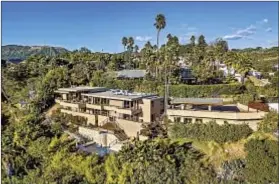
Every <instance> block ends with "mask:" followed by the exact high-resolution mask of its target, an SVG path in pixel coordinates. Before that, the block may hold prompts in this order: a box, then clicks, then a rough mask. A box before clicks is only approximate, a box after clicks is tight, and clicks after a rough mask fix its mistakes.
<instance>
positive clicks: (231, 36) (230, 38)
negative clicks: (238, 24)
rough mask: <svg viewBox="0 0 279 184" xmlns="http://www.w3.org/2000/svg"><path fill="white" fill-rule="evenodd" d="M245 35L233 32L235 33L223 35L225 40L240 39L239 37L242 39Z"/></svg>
mask: <svg viewBox="0 0 279 184" xmlns="http://www.w3.org/2000/svg"><path fill="white" fill-rule="evenodd" d="M242 38H243V36H241V35H237V34H233V35H226V36H224V37H223V39H225V40H239V39H242Z"/></svg>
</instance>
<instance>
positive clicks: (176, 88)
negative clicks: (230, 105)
mask: <svg viewBox="0 0 279 184" xmlns="http://www.w3.org/2000/svg"><path fill="white" fill-rule="evenodd" d="M242 91H243V90H242V85H241V84H215V85H185V84H180V85H172V86H170V89H169V94H170V96H173V97H216V96H220V95H235V94H240V93H242ZM160 94H164V91H161V92H160Z"/></svg>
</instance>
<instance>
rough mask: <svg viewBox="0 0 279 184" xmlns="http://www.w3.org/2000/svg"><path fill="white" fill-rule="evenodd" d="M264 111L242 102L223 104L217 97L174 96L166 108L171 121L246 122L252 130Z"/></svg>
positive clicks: (255, 127)
mask: <svg viewBox="0 0 279 184" xmlns="http://www.w3.org/2000/svg"><path fill="white" fill-rule="evenodd" d="M265 114H266V112H263V111H260V110H256V109H253V108H249V107H248V106H245V105H242V104H239V103H238V104H232V105H224V104H223V100H222V99H218V98H174V99H172V100H171V102H170V106H169V108H168V109H167V115H168V118H169V119H170V120H171V121H173V122H183V123H195V122H200V123H207V122H209V121H212V120H214V121H216V123H218V124H223V123H225V122H228V123H230V124H242V123H247V124H248V125H249V126H250V127H251V128H252V129H253V130H256V129H257V123H258V122H259V121H261V120H262V119H263V117H264V115H265Z"/></svg>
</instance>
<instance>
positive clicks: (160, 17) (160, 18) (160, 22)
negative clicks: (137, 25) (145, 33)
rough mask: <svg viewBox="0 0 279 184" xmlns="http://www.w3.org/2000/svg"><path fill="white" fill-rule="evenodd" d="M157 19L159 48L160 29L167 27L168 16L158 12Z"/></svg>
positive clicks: (155, 24)
mask: <svg viewBox="0 0 279 184" xmlns="http://www.w3.org/2000/svg"><path fill="white" fill-rule="evenodd" d="M155 21H156V22H155V23H154V26H155V27H156V29H157V47H158V49H159V48H160V47H159V35H160V31H161V30H162V29H164V28H165V27H166V18H165V16H164V15H163V14H158V15H157V16H156V18H155Z"/></svg>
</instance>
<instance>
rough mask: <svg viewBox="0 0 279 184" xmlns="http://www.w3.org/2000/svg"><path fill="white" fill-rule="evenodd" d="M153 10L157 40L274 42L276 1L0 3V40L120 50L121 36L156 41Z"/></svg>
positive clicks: (139, 42) (267, 44) (249, 44)
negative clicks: (162, 24) (162, 22)
mask: <svg viewBox="0 0 279 184" xmlns="http://www.w3.org/2000/svg"><path fill="white" fill-rule="evenodd" d="M158 13H163V14H164V15H165V16H166V19H167V26H166V28H165V29H164V30H162V32H161V36H160V40H161V41H160V43H161V44H162V43H164V42H165V40H166V35H167V34H168V33H171V34H172V35H176V36H178V37H179V39H180V42H181V43H187V42H188V40H189V37H190V36H191V35H192V34H194V35H197V36H198V35H200V34H203V35H205V38H206V41H207V42H211V41H213V40H215V39H216V38H218V37H221V38H224V39H227V40H228V42H229V46H230V48H246V47H257V46H261V47H270V46H274V45H278V2H2V45H7V44H21V45H52V46H62V47H65V48H67V49H70V50H73V49H77V48H80V47H82V46H85V47H87V48H89V49H90V50H92V51H101V50H102V49H103V50H104V51H105V52H121V51H123V46H122V44H121V39H122V37H123V36H127V37H128V36H132V37H134V39H135V40H136V41H135V42H136V44H137V45H139V46H140V47H141V46H142V45H144V44H145V42H146V41H147V40H150V41H151V42H152V43H153V44H155V43H156V30H155V27H154V26H153V24H154V21H155V16H156V15H157V14H158Z"/></svg>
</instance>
